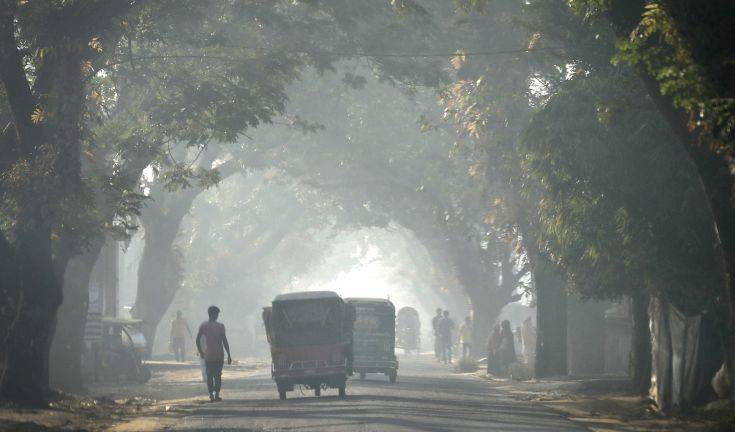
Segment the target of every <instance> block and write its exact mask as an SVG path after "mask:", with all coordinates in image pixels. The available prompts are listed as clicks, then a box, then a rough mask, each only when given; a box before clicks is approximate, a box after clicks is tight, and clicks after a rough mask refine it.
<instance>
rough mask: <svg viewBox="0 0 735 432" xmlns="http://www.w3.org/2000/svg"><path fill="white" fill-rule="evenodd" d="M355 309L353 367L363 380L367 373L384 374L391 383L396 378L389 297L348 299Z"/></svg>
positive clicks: (392, 311)
mask: <svg viewBox="0 0 735 432" xmlns="http://www.w3.org/2000/svg"><path fill="white" fill-rule="evenodd" d="M345 301H346V302H347V303H349V304H351V305H352V306H354V308H355V331H354V336H353V343H354V357H355V360H354V364H353V369H354V371H355V372H357V373H359V374H360V379H365V375H366V374H368V373H382V374H385V375H386V376H387V377H388V379H389V380H390V382H396V379H397V377H398V360H397V359H396V354H395V347H396V308H395V306H393V303H391V302H390V300H385V299H376V298H348V299H345Z"/></svg>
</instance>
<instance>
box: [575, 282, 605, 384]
mask: <svg viewBox="0 0 735 432" xmlns="http://www.w3.org/2000/svg"><path fill="white" fill-rule="evenodd" d="M568 300H569V308H568V309H569V310H568V312H569V313H568V325H567V336H568V337H567V339H568V340H567V358H568V363H569V374H571V375H576V376H594V375H602V374H603V373H604V372H605V310H606V309H607V307H608V306H609V303H607V302H599V301H594V300H589V301H583V300H581V299H580V298H579V297H577V296H575V295H572V296H569V298H568Z"/></svg>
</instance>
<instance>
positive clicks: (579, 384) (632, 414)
mask: <svg viewBox="0 0 735 432" xmlns="http://www.w3.org/2000/svg"><path fill="white" fill-rule="evenodd" d="M476 375H478V376H481V377H483V378H485V379H489V380H493V381H496V382H497V383H500V385H499V387H498V388H499V389H501V390H503V391H506V392H507V393H508V394H510V395H512V396H513V397H515V398H517V399H519V400H524V401H530V402H535V403H540V404H542V405H545V406H547V407H549V408H552V409H554V410H555V411H557V412H559V413H562V414H563V415H564V416H566V417H567V418H568V419H569V420H572V421H574V422H576V423H579V424H582V425H584V426H585V427H587V428H589V429H590V430H591V431H594V432H649V431H667V432H700V431H701V432H704V431H711V430H715V429H714V428H715V424H714V422H710V421H705V420H703V419H702V417H701V416H694V417H686V418H684V417H676V416H664V415H662V414H660V413H659V412H657V411H656V410H655V408H654V406H653V404H652V403H651V401H650V400H648V399H646V398H643V397H640V396H637V395H635V394H633V393H631V392H630V391H628V390H627V381H626V380H624V379H622V378H600V379H563V380H530V381H511V380H506V379H498V378H495V377H491V376H488V375H486V374H485V373H480V372H478V373H476Z"/></svg>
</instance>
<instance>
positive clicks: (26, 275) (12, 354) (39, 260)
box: [0, 224, 62, 405]
mask: <svg viewBox="0 0 735 432" xmlns="http://www.w3.org/2000/svg"><path fill="white" fill-rule="evenodd" d="M39 226H41V224H36V227H37V229H36V230H33V231H31V230H28V231H26V232H25V233H24V234H23V236H22V241H21V242H19V247H18V255H17V257H18V266H17V269H18V283H19V286H20V287H21V289H20V290H19V292H20V295H21V301H20V307H19V308H18V314H17V315H16V317H15V320H14V321H13V323H12V325H11V328H10V331H9V334H8V336H7V340H6V349H7V351H6V357H5V370H4V373H3V376H2V381H0V398H4V399H8V400H12V401H15V402H19V403H23V404H31V405H39V404H42V403H43V401H44V400H45V399H46V398H47V397H48V396H49V393H50V388H49V351H50V349H51V339H52V335H53V331H54V326H55V324H56V311H57V309H58V307H59V305H60V304H61V300H62V285H61V282H60V281H59V280H58V279H57V274H56V272H55V271H54V270H55V268H54V263H53V261H52V259H51V257H52V255H51V241H50V232H48V230H46V229H43V228H40V227H39Z"/></svg>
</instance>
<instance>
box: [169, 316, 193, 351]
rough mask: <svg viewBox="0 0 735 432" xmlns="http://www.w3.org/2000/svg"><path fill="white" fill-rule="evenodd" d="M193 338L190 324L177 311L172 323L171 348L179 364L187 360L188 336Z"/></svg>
mask: <svg viewBox="0 0 735 432" xmlns="http://www.w3.org/2000/svg"><path fill="white" fill-rule="evenodd" d="M187 334H188V335H189V338H190V339H191V338H192V335H191V329H189V323H188V322H186V319H185V318H184V317H183V315H182V314H181V311H176V318H174V319H173V321H171V348H172V349H173V352H174V357H176V361H177V362H182V361H184V360H186V335H187Z"/></svg>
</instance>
